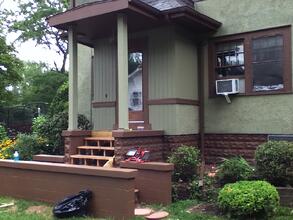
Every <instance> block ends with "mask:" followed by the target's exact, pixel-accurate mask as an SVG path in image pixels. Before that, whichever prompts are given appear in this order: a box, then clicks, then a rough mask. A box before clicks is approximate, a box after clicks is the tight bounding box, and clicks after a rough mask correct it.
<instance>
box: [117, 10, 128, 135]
mask: <svg viewBox="0 0 293 220" xmlns="http://www.w3.org/2000/svg"><path fill="white" fill-rule="evenodd" d="M117 53H118V79H117V80H118V97H117V98H118V128H124V129H128V30H127V17H126V15H124V14H118V16H117Z"/></svg>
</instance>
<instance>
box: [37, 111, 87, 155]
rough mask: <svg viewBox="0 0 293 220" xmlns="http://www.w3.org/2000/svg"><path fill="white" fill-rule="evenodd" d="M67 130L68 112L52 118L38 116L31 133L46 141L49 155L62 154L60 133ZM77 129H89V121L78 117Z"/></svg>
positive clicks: (62, 144)
mask: <svg viewBox="0 0 293 220" xmlns="http://www.w3.org/2000/svg"><path fill="white" fill-rule="evenodd" d="M67 128H68V112H67V111H63V112H60V113H58V114H55V115H53V116H40V117H37V118H36V119H35V120H34V121H33V132H34V133H35V134H37V135H38V136H40V137H42V138H44V139H46V140H47V141H48V145H49V148H47V151H48V152H47V153H49V154H63V151H64V141H63V137H62V131H64V130H67ZM78 128H79V129H82V130H89V129H91V124H90V122H89V120H88V119H87V118H86V117H85V116H83V115H78Z"/></svg>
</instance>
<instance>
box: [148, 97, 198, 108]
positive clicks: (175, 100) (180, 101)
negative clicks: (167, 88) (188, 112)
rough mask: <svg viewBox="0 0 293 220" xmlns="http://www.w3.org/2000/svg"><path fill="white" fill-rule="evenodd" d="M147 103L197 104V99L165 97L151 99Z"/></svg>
mask: <svg viewBox="0 0 293 220" xmlns="http://www.w3.org/2000/svg"><path fill="white" fill-rule="evenodd" d="M148 104H149V105H195V106H199V101H198V100H192V99H181V98H166V99H151V100H149V101H148Z"/></svg>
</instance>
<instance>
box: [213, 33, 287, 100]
mask: <svg viewBox="0 0 293 220" xmlns="http://www.w3.org/2000/svg"><path fill="white" fill-rule="evenodd" d="M209 49H210V58H209V60H210V65H209V67H210V94H211V95H213V94H215V80H219V79H239V82H240V85H239V86H240V93H242V94H243V95H257V94H272V93H284V92H291V87H292V86H291V84H292V83H291V74H292V72H291V49H292V47H291V28H290V27H282V28H275V29H270V30H263V31H257V32H250V33H245V34H239V35H233V36H229V37H221V38H217V39H214V40H212V41H211V43H210V48H209Z"/></svg>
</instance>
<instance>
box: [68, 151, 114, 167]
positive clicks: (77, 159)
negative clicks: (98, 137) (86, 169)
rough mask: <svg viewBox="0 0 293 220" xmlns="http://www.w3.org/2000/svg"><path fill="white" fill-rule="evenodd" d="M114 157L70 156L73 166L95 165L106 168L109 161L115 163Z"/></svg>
mask: <svg viewBox="0 0 293 220" xmlns="http://www.w3.org/2000/svg"><path fill="white" fill-rule="evenodd" d="M113 159H114V156H113V157H108V156H95V155H80V154H75V155H71V156H70V163H71V164H79V165H81V164H83V165H94V166H104V165H105V164H106V163H107V162H108V161H113Z"/></svg>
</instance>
